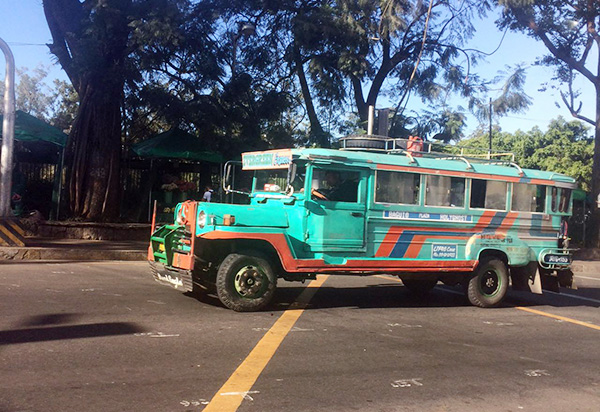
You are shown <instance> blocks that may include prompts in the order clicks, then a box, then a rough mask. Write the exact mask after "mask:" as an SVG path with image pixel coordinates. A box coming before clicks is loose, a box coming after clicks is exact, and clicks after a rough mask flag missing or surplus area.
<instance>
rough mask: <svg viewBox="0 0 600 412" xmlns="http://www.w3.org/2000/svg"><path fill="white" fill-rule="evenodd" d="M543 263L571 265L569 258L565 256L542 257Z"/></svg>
mask: <svg viewBox="0 0 600 412" xmlns="http://www.w3.org/2000/svg"><path fill="white" fill-rule="evenodd" d="M544 263H549V264H558V265H568V264H569V263H571V257H570V256H567V255H546V256H544Z"/></svg>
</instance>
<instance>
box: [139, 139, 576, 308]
mask: <svg viewBox="0 0 600 412" xmlns="http://www.w3.org/2000/svg"><path fill="white" fill-rule="evenodd" d="M242 169H243V170H246V171H253V172H254V177H253V186H252V188H251V190H250V192H249V193H248V196H249V198H250V203H249V204H245V205H236V204H223V203H202V202H194V201H187V202H184V203H181V204H179V205H178V206H177V208H176V211H175V223H174V224H169V225H163V226H160V227H155V224H154V223H153V233H152V237H151V243H150V248H149V252H148V259H149V260H150V264H151V267H152V271H153V273H154V276H155V278H156V280H158V281H159V282H161V283H165V284H169V285H171V286H174V287H176V288H182V289H183V290H185V291H193V290H207V291H208V292H213V293H214V292H216V294H217V296H218V297H219V299H220V300H221V302H222V303H223V304H224V305H225V306H227V307H228V308H231V309H233V310H236V311H253V310H259V309H261V308H263V307H264V306H265V305H267V304H268V302H269V301H270V299H271V298H272V296H273V293H274V291H275V287H276V283H277V279H278V278H283V279H285V280H288V281H293V280H298V281H304V280H305V279H314V278H315V276H316V274H320V273H327V274H339V275H371V274H382V273H383V274H394V275H397V276H399V277H400V279H401V280H402V282H403V283H404V285H405V286H406V287H407V288H409V289H411V290H413V291H415V292H419V293H422V292H426V291H428V290H430V289H432V288H433V287H435V285H436V284H437V283H438V282H440V281H441V282H443V283H444V284H447V285H459V284H460V285H463V287H464V290H465V293H466V295H467V297H468V299H469V301H470V302H471V303H472V304H474V305H477V306H480V307H493V306H497V305H499V304H500V303H501V302H502V300H503V299H504V297H505V295H506V293H507V289H508V287H509V283H510V284H512V288H513V289H518V290H530V291H532V292H535V293H541V292H542V288H544V289H551V290H554V291H558V290H559V286H565V287H573V286H574V285H573V274H572V272H571V271H570V269H569V267H570V263H571V255H570V251H569V249H568V248H567V247H568V238H567V233H566V229H565V228H566V224H565V223H564V222H565V220H566V219H567V218H568V216H569V215H570V213H571V191H572V190H573V189H574V188H576V184H575V180H574V179H572V178H570V177H567V176H564V175H561V174H558V173H551V172H543V171H537V170H528V169H522V168H520V167H519V166H518V165H516V164H514V163H509V162H501V161H493V160H478V159H471V158H467V157H463V156H453V155H448V154H432V153H416V152H411V151H407V150H403V149H396V150H393V153H389V152H387V151H384V150H381V151H379V152H373V151H361V150H332V149H315V148H313V149H288V150H273V151H264V152H252V153H244V154H243V156H242ZM231 170H232V165H231V164H229V165H227V166H226V171H225V189H226V190H227V191H236V189H235V188H234V187H232V186H231V175H232V173H231Z"/></svg>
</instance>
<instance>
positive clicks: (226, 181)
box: [223, 162, 234, 193]
mask: <svg viewBox="0 0 600 412" xmlns="http://www.w3.org/2000/svg"><path fill="white" fill-rule="evenodd" d="M233 167H234V163H232V162H227V163H225V167H224V170H223V190H224V191H225V193H229V192H230V191H231V181H232V180H233V175H234V171H233Z"/></svg>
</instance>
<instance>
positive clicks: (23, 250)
mask: <svg viewBox="0 0 600 412" xmlns="http://www.w3.org/2000/svg"><path fill="white" fill-rule="evenodd" d="M147 255H148V253H147V252H146V251H141V250H106V249H96V250H93V249H86V250H69V249H64V248H44V247H40V248H36V247H0V263H2V261H3V260H4V261H24V260H59V261H60V260H75V261H82V262H83V261H97V260H125V261H144V260H146V259H147Z"/></svg>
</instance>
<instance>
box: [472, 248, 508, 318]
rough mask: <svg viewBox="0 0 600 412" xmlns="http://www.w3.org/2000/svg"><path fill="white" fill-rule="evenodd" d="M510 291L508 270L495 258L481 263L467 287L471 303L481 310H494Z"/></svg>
mask: <svg viewBox="0 0 600 412" xmlns="http://www.w3.org/2000/svg"><path fill="white" fill-rule="evenodd" d="M507 290H508V269H507V268H506V265H505V264H504V262H503V261H501V260H499V259H495V258H491V259H484V260H482V261H481V262H479V265H477V269H476V270H475V275H474V276H473V277H472V278H471V279H470V280H469V283H468V285H467V297H468V298H469V302H471V304H473V305H475V306H479V307H481V308H493V307H496V306H498V305H500V303H502V301H503V300H504V298H505V296H506V291H507Z"/></svg>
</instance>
